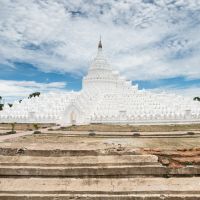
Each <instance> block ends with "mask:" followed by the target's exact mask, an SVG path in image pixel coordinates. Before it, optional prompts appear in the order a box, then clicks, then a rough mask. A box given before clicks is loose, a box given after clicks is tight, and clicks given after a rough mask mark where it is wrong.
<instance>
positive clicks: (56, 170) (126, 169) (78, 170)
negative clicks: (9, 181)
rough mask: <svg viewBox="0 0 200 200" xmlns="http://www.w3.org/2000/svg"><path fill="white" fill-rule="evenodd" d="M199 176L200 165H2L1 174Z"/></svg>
mask: <svg viewBox="0 0 200 200" xmlns="http://www.w3.org/2000/svg"><path fill="white" fill-rule="evenodd" d="M135 175H148V176H166V175H169V176H198V175H200V168H199V167H195V166H193V167H184V168H179V169H170V168H167V167H164V166H151V165H149V166H107V167H104V166H103V167H100V166H95V167H94V166H91V167H34V166H32V167H29V166H28V167H27V166H1V167H0V176H32V177H34V176H45V177H82V176H86V177H88V176H118V177H120V176H122V177H123V176H130V177H131V176H135Z"/></svg>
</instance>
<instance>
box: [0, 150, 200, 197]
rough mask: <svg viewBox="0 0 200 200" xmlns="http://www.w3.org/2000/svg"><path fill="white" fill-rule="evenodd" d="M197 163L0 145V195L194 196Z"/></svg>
mask: <svg viewBox="0 0 200 200" xmlns="http://www.w3.org/2000/svg"><path fill="white" fill-rule="evenodd" d="M199 175H200V168H199V167H197V166H191V167H184V168H178V169H170V168H168V167H165V166H163V165H161V164H160V163H159V162H158V158H157V156H154V155H138V154H136V153H135V154H127V152H123V153H120V154H116V152H115V153H109V154H108V153H105V152H104V153H102V152H98V151H95V150H88V149H85V150H84V149H81V150H78V149H77V150H76V151H75V150H73V149H72V150H69V149H68V150H60V149H57V150H50V149H49V150H47V149H45V150H43V149H42V148H41V147H40V148H35V149H31V150H30V149H15V148H8V147H4V148H3V147H2V148H0V199H1V200H8V199H9V200H36V199H37V200H44V199H45V200H57V199H62V200H66V199H86V200H87V199H92V200H93V199H94V200H100V199H105V200H110V199H111V200H112V199H120V200H121V199H122V200H126V199H127V200H129V199H131V200H133V199H134V200H158V199H159V200H160V199H167V200H168V199H170V200H177V199H178V200H179V199H180V200H197V199H200V178H199V177H198V176H199Z"/></svg>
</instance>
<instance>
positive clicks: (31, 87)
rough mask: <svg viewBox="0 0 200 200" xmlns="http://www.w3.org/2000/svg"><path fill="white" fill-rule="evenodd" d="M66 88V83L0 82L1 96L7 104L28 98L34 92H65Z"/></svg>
mask: <svg viewBox="0 0 200 200" xmlns="http://www.w3.org/2000/svg"><path fill="white" fill-rule="evenodd" d="M65 87H66V83H64V82H51V83H38V82H35V81H13V80H0V94H1V95H2V97H3V99H4V101H5V102H9V101H10V102H12V101H13V100H19V99H22V98H26V97H28V96H29V94H31V93H33V92H41V93H47V92H61V91H63V92H64V91H66V89H65Z"/></svg>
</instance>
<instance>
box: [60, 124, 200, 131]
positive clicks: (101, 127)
mask: <svg viewBox="0 0 200 200" xmlns="http://www.w3.org/2000/svg"><path fill="white" fill-rule="evenodd" d="M60 130H68V131H90V130H93V131H101V132H168V131H200V123H199V124H169V125H106V124H91V125H80V126H70V127H61V128H60Z"/></svg>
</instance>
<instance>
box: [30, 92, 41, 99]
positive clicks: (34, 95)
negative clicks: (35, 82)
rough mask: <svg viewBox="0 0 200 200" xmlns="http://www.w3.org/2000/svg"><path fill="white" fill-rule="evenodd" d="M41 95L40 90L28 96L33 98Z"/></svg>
mask: <svg viewBox="0 0 200 200" xmlns="http://www.w3.org/2000/svg"><path fill="white" fill-rule="evenodd" d="M37 96H38V97H39V96H40V92H34V93H32V94H29V96H28V98H29V99H31V98H32V97H37Z"/></svg>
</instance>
